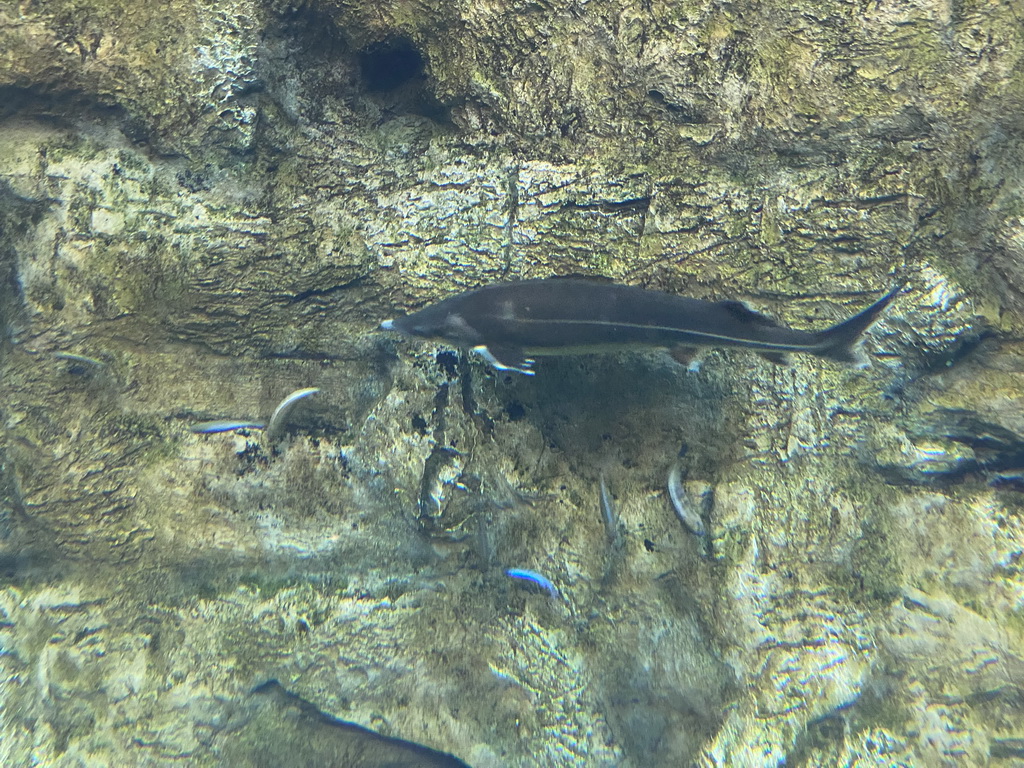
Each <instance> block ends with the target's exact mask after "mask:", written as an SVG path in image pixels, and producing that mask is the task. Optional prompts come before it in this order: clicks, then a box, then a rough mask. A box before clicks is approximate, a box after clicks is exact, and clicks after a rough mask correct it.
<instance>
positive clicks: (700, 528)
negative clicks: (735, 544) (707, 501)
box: [668, 462, 707, 536]
mask: <svg viewBox="0 0 1024 768" xmlns="http://www.w3.org/2000/svg"><path fill="white" fill-rule="evenodd" d="M668 498H669V500H671V502H672V508H673V509H675V511H676V517H678V518H679V520H680V522H682V524H683V525H685V526H686V528H687V529H688V530H689V531H690V533H692V534H694V535H695V536H704V535H706V534H707V529H706V528H705V527H704V520H703V519H702V518H701V516H700V510H698V509H694V508H693V506H691V505H690V503H689V500H688V499H687V495H686V489H685V488H683V473H682V469H680V467H679V463H678V462H676V463H674V464H673V465H672V469H670V470H669V471H668Z"/></svg>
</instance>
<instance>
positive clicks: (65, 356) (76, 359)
mask: <svg viewBox="0 0 1024 768" xmlns="http://www.w3.org/2000/svg"><path fill="white" fill-rule="evenodd" d="M53 356H54V357H56V358H57V359H58V360H69V361H71V362H73V363H86V364H87V365H94V366H96V367H97V368H106V367H107V364H106V363H104V362H103V361H102V360H97V359H96V358H95V357H86V356H85V355H79V354H76V353H74V352H54V353H53Z"/></svg>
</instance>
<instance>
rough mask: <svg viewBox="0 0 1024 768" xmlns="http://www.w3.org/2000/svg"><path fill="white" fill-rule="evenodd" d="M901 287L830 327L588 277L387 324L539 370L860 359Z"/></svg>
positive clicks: (458, 303)
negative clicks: (643, 356) (737, 358)
mask: <svg viewBox="0 0 1024 768" xmlns="http://www.w3.org/2000/svg"><path fill="white" fill-rule="evenodd" d="M899 291H900V289H899V288H897V289H894V290H892V291H890V292H889V293H887V294H886V295H885V296H883V297H882V298H880V299H879V300H878V301H876V302H875V303H874V304H872V305H871V306H869V307H867V308H866V309H864V310H862V311H860V312H859V313H857V314H856V315H854V316H853V317H851V318H849V319H848V320H844V321H843V322H841V323H839V324H838V325H834V326H832V327H831V328H827V329H825V330H823V331H798V330H795V329H793V328H785V327H783V326H780V325H778V324H777V323H776V322H775V321H774V320H772V319H771V318H769V317H765V316H764V315H762V314H759V313H757V312H755V311H754V310H752V309H750V308H748V307H747V306H746V305H744V304H743V303H741V302H739V301H719V302H710V301H702V300H700V299H690V298H687V297H685V296H675V295H672V294H669V293H662V292H661V291H649V290H646V289H644V288H636V287H634V286H629V285H616V284H615V283H607V282H600V281H596V280H588V279H584V278H548V279H543V280H525V281H522V282H518V283H498V284H496V285H489V286H487V287H485V288H479V289H477V290H475V291H467V292H466V293H460V294H458V295H457V296H452V297H451V298H448V299H445V300H444V301H440V302H438V303H437V304H432V305H430V306H428V307H425V308H424V309H421V310H420V311H419V312H414V313H413V314H411V315H405V316H404V317H399V318H396V319H394V320H388V321H386V322H383V323H381V328H383V329H385V330H389V331H401V332H402V333H405V334H408V335H410V336H418V337H420V338H426V339H437V340H440V341H444V342H446V343H448V344H451V345H452V346H456V347H462V348H466V349H471V350H473V351H474V352H478V353H479V354H481V355H482V356H483V357H484V358H486V359H487V360H488V361H490V363H491V364H492V365H494V367H495V368H499V369H501V370H512V371H519V372H520V373H525V374H533V372H534V371H533V370H532V365H533V362H534V361H533V358H532V356H540V355H566V354H578V353H586V352H614V351H626V350H635V349H642V348H650V347H657V348H667V349H670V350H672V351H673V355H674V356H675V357H676V358H677V359H680V360H683V359H684V358H685V357H687V356H688V354H691V353H692V351H693V350H694V348H699V347H740V348H743V349H749V350H752V351H754V352H757V353H758V354H760V355H763V356H764V357H766V358H768V359H769V360H772V361H774V362H783V361H784V360H785V356H786V354H787V353H789V352H803V353H806V354H810V355H818V356H819V357H826V358H828V359H830V360H839V361H844V362H855V361H857V360H858V356H857V354H856V350H855V347H856V344H857V342H858V340H859V339H860V337H861V334H863V333H864V331H865V330H867V328H868V327H869V326H870V325H871V324H872V323H873V322H874V321H875V320H876V319H877V318H878V316H879V314H881V312H882V310H884V309H885V308H886V307H887V306H888V305H889V302H891V301H892V300H893V298H894V297H895V296H896V294H898V293H899Z"/></svg>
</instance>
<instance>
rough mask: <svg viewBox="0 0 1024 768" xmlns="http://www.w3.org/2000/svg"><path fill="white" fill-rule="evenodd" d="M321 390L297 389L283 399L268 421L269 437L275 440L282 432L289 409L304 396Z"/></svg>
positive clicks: (312, 388) (317, 388) (315, 388)
mask: <svg viewBox="0 0 1024 768" xmlns="http://www.w3.org/2000/svg"><path fill="white" fill-rule="evenodd" d="M319 391H320V388H319V387H307V388H306V389H297V390H295V391H294V392H292V393H291V394H290V395H288V397H286V398H285V399H284V400H282V401H281V404H280V405H278V406H277V408H275V409H274V413H273V414H272V415H271V416H270V421H268V422H267V437H268V438H270V439H271V440H273V439H274V438H276V437H277V436H278V434H280V432H281V430H282V429H284V425H285V419H286V417H287V416H288V411H290V410H291V409H292V407H293V406H294V405H295V404H296V403H297V402H299V400H301V399H303V398H304V397H309V396H310V395H315V394H316V393H317V392H319Z"/></svg>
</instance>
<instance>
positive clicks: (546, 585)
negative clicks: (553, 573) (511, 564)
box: [505, 568, 559, 600]
mask: <svg viewBox="0 0 1024 768" xmlns="http://www.w3.org/2000/svg"><path fill="white" fill-rule="evenodd" d="M505 575H506V576H508V577H510V578H513V579H519V580H520V581H529V582H530V583H532V584H536V585H537V586H538V587H540V588H541V589H543V590H544V591H545V592H547V593H548V594H549V595H550V596H551V597H552V598H553V599H555V600H558V598H559V594H558V589H557V588H556V587H555V585H554V584H553V583H552V582H551V579H549V578H548V577H547V576H544V575H542V574H540V573H537V572H536V571H531V570H530V569H529V568H508V569H507V570H506V571H505Z"/></svg>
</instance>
